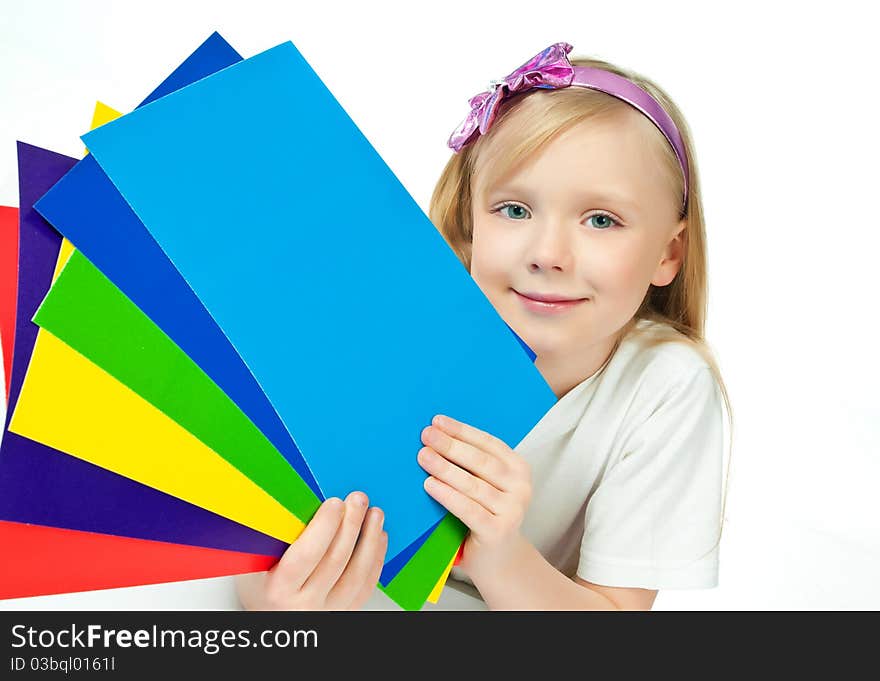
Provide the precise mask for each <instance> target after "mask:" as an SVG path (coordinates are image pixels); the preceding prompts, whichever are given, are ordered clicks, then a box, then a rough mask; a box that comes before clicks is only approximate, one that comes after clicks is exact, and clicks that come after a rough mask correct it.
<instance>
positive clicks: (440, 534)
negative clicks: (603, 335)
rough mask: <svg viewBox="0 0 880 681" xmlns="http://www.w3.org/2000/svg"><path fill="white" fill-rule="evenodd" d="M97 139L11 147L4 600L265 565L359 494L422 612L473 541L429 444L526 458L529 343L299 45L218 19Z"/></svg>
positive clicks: (0, 486)
mask: <svg viewBox="0 0 880 681" xmlns="http://www.w3.org/2000/svg"><path fill="white" fill-rule="evenodd" d="M399 94H400V96H401V97H403V96H405V93H399ZM114 118H115V119H116V120H111V119H114ZM108 121H109V122H108ZM93 127H94V128H95V129H94V130H93V131H92V132H90V133H88V134H85V135H84V136H83V137H82V139H83V141H84V142H85V143H86V146H87V147H88V149H89V152H90V153H89V154H88V155H86V156H85V158H83V159H82V160H80V161H76V160H75V159H72V158H68V157H64V156H61V155H59V154H55V153H53V152H51V151H47V150H44V149H40V148H37V147H33V146H30V145H26V144H21V143H20V144H19V150H18V151H19V181H20V188H21V196H20V202H21V203H20V206H21V212H20V215H19V214H18V213H17V212H16V211H14V210H13V209H8V210H6V211H4V212H0V218H2V221H3V222H2V223H0V224H2V231H0V237H2V239H3V242H2V245H3V254H4V256H3V259H2V260H0V274H2V279H0V296H2V297H3V299H4V300H3V301H2V307H0V324H2V326H0V335H2V337H3V338H4V339H8V338H10V337H11V336H12V335H13V334H14V338H15V343H14V352H13V354H12V356H11V357H8V358H7V356H6V355H4V359H5V360H6V361H7V363H8V365H9V369H10V371H8V372H7V375H8V376H9V409H8V415H7V423H6V427H7V430H6V432H5V433H4V436H3V441H2V451H0V521H2V522H0V542H2V544H0V545H2V546H3V549H4V554H5V555H6V556H9V557H10V559H11V560H5V561H3V563H4V564H3V565H2V566H0V597H5V598H9V597H14V596H25V595H36V594H44V593H58V592H64V591H77V590H86V589H96V588H108V587H112V586H124V585H134V584H148V583H156V582H163V581H175V580H183V579H194V578H197V577H207V576H216V575H228V574H238V573H243V572H251V571H258V570H265V569H267V568H269V567H271V565H273V564H274V563H275V562H276V561H277V559H278V557H279V556H280V555H281V554H282V553H283V551H284V550H285V549H286V547H287V546H288V545H289V544H290V543H291V542H293V541H295V540H296V539H297V537H298V535H299V534H300V532H301V531H302V529H303V527H304V524H305V523H308V521H309V519H310V518H311V517H312V515H313V514H314V512H315V511H316V510H317V508H318V506H319V505H320V503H321V501H322V500H323V499H325V498H328V497H331V496H336V497H341V498H344V497H345V496H346V495H347V494H348V493H349V492H351V491H354V490H361V491H363V492H365V493H366V494H367V495H368V497H369V499H370V503H371V505H373V506H379V507H380V508H382V510H383V511H384V513H385V518H386V520H385V529H386V531H387V532H388V536H389V545H388V552H387V556H386V563H385V566H384V569H383V572H382V576H381V579H380V585H379V586H380V588H382V589H383V590H384V591H385V593H387V594H388V595H389V596H390V597H391V598H392V599H393V600H394V601H395V602H397V603H398V604H399V605H400V606H401V607H403V608H406V609H418V608H420V607H421V606H422V605H423V604H424V602H425V601H426V600H427V599H429V598H431V599H432V600H436V596H437V593H438V590H439V588H441V587H442V585H443V583H444V582H445V579H446V576H447V575H448V572H449V569H450V567H451V565H452V561H453V559H454V557H455V555H456V553H457V551H458V549H459V546H460V544H461V542H462V540H463V538H464V536H465V532H466V528H465V527H464V526H463V525H462V524H461V523H460V521H458V520H457V519H456V518H454V517H453V516H451V515H449V514H448V513H446V512H445V509H443V507H441V506H440V505H439V504H437V503H436V502H435V501H434V500H433V499H431V498H430V497H429V496H428V495H427V493H426V492H425V491H424V488H423V482H424V479H425V477H426V473H425V472H424V471H423V470H422V469H421V467H420V466H419V465H418V463H417V461H416V454H417V452H418V450H419V449H420V448H421V446H422V445H421V442H420V434H421V431H422V429H423V428H424V427H425V426H426V425H428V424H429V423H430V421H431V418H432V417H433V416H434V415H435V414H438V413H445V414H449V415H450V416H453V417H455V418H457V419H459V420H461V421H464V422H466V423H470V424H471V425H474V426H476V427H477V428H480V429H482V430H486V431H488V432H491V433H492V434H494V435H496V436H497V437H499V438H501V439H502V440H504V441H505V442H507V443H508V444H509V445H510V446H511V447H513V446H515V445H516V444H517V443H518V442H519V441H520V440H521V439H522V438H523V437H524V436H525V435H526V433H528V431H529V430H531V428H532V427H533V426H534V425H535V424H536V423H537V422H538V420H540V418H541V417H542V416H543V414H544V413H545V412H546V411H547V410H548V409H549V407H550V406H551V405H552V404H553V402H554V401H555V397H554V396H553V393H552V391H551V390H550V389H549V387H548V386H547V384H546V383H545V382H544V380H543V378H541V376H540V374H539V373H538V372H537V370H536V369H535V367H534V366H533V364H532V359H533V358H534V355H530V352H529V351H528V348H525V346H523V345H522V344H521V343H520V342H517V341H518V339H517V338H516V337H515V335H513V334H512V333H511V330H510V329H509V328H508V327H507V326H506V325H505V324H504V322H503V321H502V320H501V318H500V317H499V316H498V314H497V313H496V312H495V310H494V309H493V308H492V306H491V305H490V303H489V302H488V301H487V300H486V298H485V297H484V296H483V295H482V293H481V292H480V290H479V288H478V287H477V286H476V284H475V283H474V281H473V280H472V279H471V278H470V276H469V275H468V273H467V271H466V270H465V269H464V268H463V267H462V265H461V263H460V262H459V261H458V259H457V258H456V256H455V255H454V253H453V252H452V250H451V249H450V248H449V247H448V246H447V244H446V242H445V241H444V240H443V238H442V237H441V235H440V234H439V233H438V232H437V230H436V229H435V228H434V226H433V225H432V224H431V223H430V221H429V220H428V218H427V217H426V216H425V214H424V213H423V212H422V211H421V210H420V209H419V207H418V205H417V204H416V202H415V201H414V200H413V199H412V197H411V196H410V195H409V194H408V193H407V192H406V190H405V189H404V188H403V186H402V185H401V183H400V182H399V181H398V180H397V178H396V177H395V176H394V174H393V173H392V172H391V170H390V169H389V168H388V167H387V165H386V164H385V163H384V162H383V161H382V159H381V157H380V156H379V155H378V153H377V152H376V151H375V149H374V148H373V147H372V146H371V145H370V143H369V141H368V140H367V139H366V138H365V137H364V136H363V135H362V134H361V132H360V131H359V130H358V128H357V126H356V125H355V124H354V123H353V122H352V120H351V119H350V118H349V117H348V115H347V114H346V113H345V111H344V110H343V108H342V107H341V106H340V105H339V104H338V102H337V101H336V100H335V98H334V97H333V95H332V94H331V93H330V91H329V90H328V89H327V88H326V87H325V86H324V85H323V83H322V82H321V80H320V79H319V78H318V76H317V75H316V74H315V73H314V71H313V70H312V69H311V68H310V67H309V65H308V63H307V62H306V61H305V60H304V59H303V57H302V56H301V55H300V54H299V52H298V51H297V50H296V48H295V47H294V46H293V44H292V43H284V44H282V45H279V46H277V47H274V48H272V49H270V50H267V51H265V52H263V53H261V54H258V55H256V56H254V57H251V58H249V59H244V60H243V59H242V58H241V57H240V56H239V55H238V54H237V53H236V52H235V50H234V49H232V48H231V47H230V46H229V45H228V43H226V42H225V41H224V40H223V39H222V38H221V37H220V36H219V35H218V34H214V35H212V36H211V37H210V38H209V39H208V40H207V41H206V42H205V43H204V44H202V45H201V46H200V47H199V48H198V49H197V50H196V51H195V52H194V53H193V54H192V55H191V56H190V57H189V58H188V59H187V60H186V61H185V62H184V63H183V64H182V65H181V66H180V67H179V68H177V69H176V70H175V71H174V72H173V73H172V74H171V75H170V76H169V77H168V78H167V79H166V80H165V81H164V82H163V83H162V84H161V85H160V86H159V87H158V88H157V89H156V90H155V91H154V92H153V93H152V94H151V95H150V96H149V97H148V98H147V99H146V100H144V102H143V103H142V104H141V105H140V106H139V107H138V108H137V109H136V110H135V111H133V112H132V113H130V114H128V115H125V116H121V117H120V116H118V114H116V113H115V112H112V111H111V110H109V109H107V108H106V107H100V106H99V107H98V109H97V110H96V121H95V125H94V126H93ZM14 225H17V226H18V227H19V230H18V232H16V229H15V227H14ZM62 237H63V240H62ZM16 240H17V242H18V243H17V247H16V246H15V245H14V241H16ZM15 252H17V253H18V258H17V262H15V258H13V257H10V256H9V255H8V254H10V253H15ZM16 272H17V277H16ZM16 290H17V297H16V296H14V295H13V294H14V292H15V291H16ZM13 326H14V330H13V328H12V327H13ZM9 345H10V344H9V343H8V342H5V341H4V349H7V346H9ZM524 349H525V350H526V352H523V350H524Z"/></svg>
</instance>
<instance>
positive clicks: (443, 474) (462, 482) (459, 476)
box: [418, 447, 504, 513]
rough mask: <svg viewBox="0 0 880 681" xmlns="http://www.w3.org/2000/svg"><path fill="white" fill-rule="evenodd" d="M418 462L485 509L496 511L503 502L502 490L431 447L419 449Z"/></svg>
mask: <svg viewBox="0 0 880 681" xmlns="http://www.w3.org/2000/svg"><path fill="white" fill-rule="evenodd" d="M418 459H419V464H420V465H421V466H422V468H424V469H425V470H426V471H427V472H428V473H430V474H431V475H433V476H434V477H435V478H437V479H438V480H440V481H442V482H445V483H446V484H447V485H449V486H450V487H453V488H454V489H457V490H458V491H459V492H461V493H462V494H464V495H465V496H466V497H468V498H469V499H473V500H474V501H476V502H477V503H478V504H480V505H481V506H483V507H484V508H485V509H486V510H488V511H490V512H492V513H498V512H499V511H500V510H501V507H502V506H503V504H504V496H503V492H500V491H499V490H498V489H497V488H495V487H493V486H492V485H490V484H489V483H488V482H486V481H485V480H481V479H480V478H479V477H477V476H475V475H473V474H471V473H469V472H468V471H466V470H465V469H464V468H461V467H460V466H457V465H456V464H454V463H452V462H450V461H448V460H447V459H445V458H444V457H442V456H441V455H440V454H439V453H437V452H435V451H434V450H433V449H432V448H431V447H422V448H421V449H420V450H419V455H418Z"/></svg>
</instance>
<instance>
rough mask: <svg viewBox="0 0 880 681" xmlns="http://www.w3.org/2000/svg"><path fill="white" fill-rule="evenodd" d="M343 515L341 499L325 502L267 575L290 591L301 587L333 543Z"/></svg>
mask: <svg viewBox="0 0 880 681" xmlns="http://www.w3.org/2000/svg"><path fill="white" fill-rule="evenodd" d="M344 512H345V504H344V503H343V501H342V499H337V498H336V497H333V498H330V499H327V500H326V501H325V502H324V503H323V504H321V506H320V507H319V508H318V510H317V512H316V513H315V515H314V516H312V519H311V520H310V521H309V524H308V525H306V527H305V529H304V530H303V531H302V534H300V536H299V537H297V539H296V541H295V542H293V544H291V545H290V546H289V547H288V549H287V550H286V551H285V552H284V554H283V555H282V556H281V559H280V560H279V561H278V564H277V565H275V567H273V568H272V569H271V570H270V571H269V574H270V576H271V578H272V579H281V580H283V581H284V583H285V584H286V585H287V586H288V587H290V588H291V589H294V590H297V589H299V588H301V587H302V585H303V584H304V583H305V581H306V580H307V579H308V578H309V575H311V574H312V572H313V571H314V570H315V568H316V567H317V566H318V564H319V563H320V562H321V559H322V558H323V557H324V554H326V553H327V549H328V548H329V546H330V544H331V543H332V542H333V539H334V537H335V536H336V532H337V530H338V529H339V525H340V524H341V523H342V518H343V515H344Z"/></svg>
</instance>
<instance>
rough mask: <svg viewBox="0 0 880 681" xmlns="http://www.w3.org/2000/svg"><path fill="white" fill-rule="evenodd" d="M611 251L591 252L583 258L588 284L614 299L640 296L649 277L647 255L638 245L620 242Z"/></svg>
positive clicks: (650, 263) (598, 250) (649, 263)
mask: <svg viewBox="0 0 880 681" xmlns="http://www.w3.org/2000/svg"><path fill="white" fill-rule="evenodd" d="M617 246H619V247H615V248H613V249H599V248H595V249H591V252H590V254H589V255H588V256H585V259H586V260H587V261H588V264H587V266H586V268H585V271H586V272H588V273H589V278H590V280H591V283H592V284H593V285H594V286H595V287H596V290H597V293H602V294H604V295H606V296H609V297H614V298H627V299H628V298H632V297H638V296H639V295H642V294H644V291H645V289H646V287H647V284H648V282H649V281H650V279H651V276H652V274H653V264H654V263H653V260H652V259H651V256H650V255H649V254H648V253H646V252H645V249H643V248H640V247H639V245H638V244H625V243H620V244H618V245H617Z"/></svg>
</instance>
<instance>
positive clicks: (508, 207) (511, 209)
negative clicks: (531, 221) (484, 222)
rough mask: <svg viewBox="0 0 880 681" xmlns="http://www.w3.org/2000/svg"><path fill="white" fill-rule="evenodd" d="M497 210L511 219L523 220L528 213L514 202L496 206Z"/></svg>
mask: <svg viewBox="0 0 880 681" xmlns="http://www.w3.org/2000/svg"><path fill="white" fill-rule="evenodd" d="M498 212H500V213H503V214H504V216H505V217H508V218H510V219H511V220H523V219H525V218H526V217H527V216H528V214H529V211H528V209H526V208H524V207H523V206H518V205H517V204H515V203H505V204H504V205H503V206H500V207H499V208H498Z"/></svg>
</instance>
